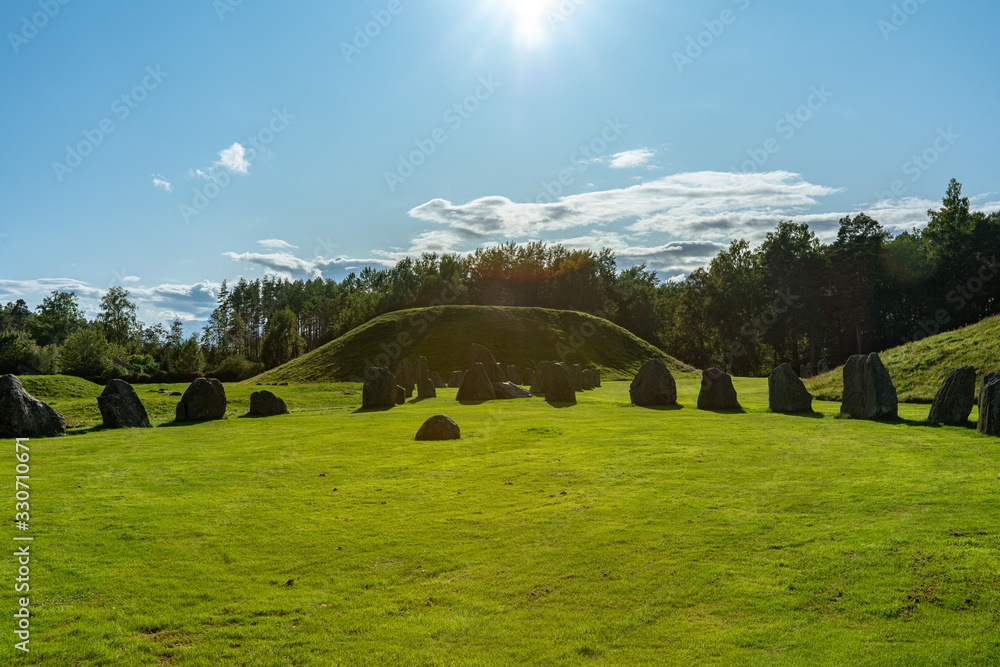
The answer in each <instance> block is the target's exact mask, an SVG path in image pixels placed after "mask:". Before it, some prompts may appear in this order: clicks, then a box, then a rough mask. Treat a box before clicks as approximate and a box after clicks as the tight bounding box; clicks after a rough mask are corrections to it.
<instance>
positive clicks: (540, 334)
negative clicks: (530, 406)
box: [247, 306, 693, 383]
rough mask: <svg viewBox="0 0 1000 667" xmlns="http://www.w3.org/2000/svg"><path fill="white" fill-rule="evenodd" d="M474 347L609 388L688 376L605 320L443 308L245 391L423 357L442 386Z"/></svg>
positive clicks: (332, 346) (297, 363) (406, 314)
mask: <svg viewBox="0 0 1000 667" xmlns="http://www.w3.org/2000/svg"><path fill="white" fill-rule="evenodd" d="M473 343H479V344H481V345H485V346H486V347H488V348H489V349H490V351H492V352H493V356H495V357H496V359H497V361H499V362H500V363H501V364H502V365H503V366H504V367H506V365H507V364H515V365H516V366H517V367H518V369H519V370H522V369H523V368H524V367H525V366H531V367H534V366H535V364H537V363H538V362H539V361H546V360H550V361H565V362H567V363H571V364H572V363H579V364H584V365H593V366H597V367H599V368H601V369H602V371H603V373H604V377H605V378H606V379H609V380H615V379H624V378H631V377H632V376H633V375H634V374H635V373H636V372H637V371H638V370H639V368H640V367H641V366H642V364H643V363H645V362H646V361H647V360H649V359H653V358H658V359H662V360H663V361H664V362H666V363H667V365H668V366H669V367H670V368H671V370H673V371H677V372H687V371H691V370H693V369H691V368H690V367H689V366H686V365H684V364H682V363H680V362H678V361H677V360H676V359H674V358H672V357H670V356H667V355H666V354H664V353H663V352H662V351H660V350H658V349H657V348H655V347H653V346H652V345H650V344H649V343H647V342H645V341H643V340H641V339H639V338H637V337H636V336H634V335H632V334H631V333H629V332H628V331H626V330H625V329H623V328H621V327H619V326H618V325H616V324H613V323H611V322H609V321H607V320H604V319H601V318H599V317H594V316H592V315H587V314H584V313H577V312H571V311H564V310H547V309H544V308H513V307H509V308H501V307H488V306H445V307H442V308H416V309H413V310H403V311H398V312H395V313H388V314H386V315H382V316H381V317H377V318H375V319H373V320H372V321H370V322H368V323H367V324H364V325H362V326H360V327H358V328H357V329H354V330H353V331H350V332H348V333H346V334H344V335H343V336H341V337H340V338H338V339H337V340H335V341H332V342H330V343H327V344H326V345H324V346H323V347H320V348H317V349H315V350H313V351H312V352H310V353H308V354H305V355H303V356H301V357H299V358H297V359H294V360H293V361H291V362H289V363H287V364H285V365H283V366H279V367H278V368H275V369H272V370H270V371H267V372H265V373H263V374H262V375H259V376H257V377H255V378H253V379H251V380H247V382H248V383H257V382H263V383H269V382H346V381H350V380H352V379H353V380H358V379H359V378H360V377H361V376H362V374H363V373H364V369H365V368H366V367H367V366H369V365H373V364H374V365H378V366H388V367H389V368H391V369H395V368H396V365H397V364H398V363H399V362H400V361H401V360H402V359H403V358H406V359H409V360H410V361H411V362H412V361H413V360H414V359H415V358H416V357H417V356H425V357H427V361H428V363H429V365H430V368H431V369H432V370H436V371H438V372H439V373H441V375H442V377H444V378H445V381H447V379H448V374H449V373H450V372H451V371H453V370H460V369H463V368H464V366H465V356H466V354H467V353H468V351H469V347H470V346H471V345H472V344H473Z"/></svg>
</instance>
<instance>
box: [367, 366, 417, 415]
mask: <svg viewBox="0 0 1000 667" xmlns="http://www.w3.org/2000/svg"><path fill="white" fill-rule="evenodd" d="M397 382H398V380H397V379H396V377H395V376H394V375H393V374H392V373H390V372H389V369H388V368H379V367H378V366H372V367H370V368H369V369H368V370H366V371H365V385H364V387H363V388H362V389H361V407H362V408H391V407H393V406H395V405H396V387H397V386H398V387H402V386H403V385H399V384H397ZM403 395H404V398H405V396H406V387H403Z"/></svg>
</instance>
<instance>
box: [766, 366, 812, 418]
mask: <svg viewBox="0 0 1000 667" xmlns="http://www.w3.org/2000/svg"><path fill="white" fill-rule="evenodd" d="M767 400H768V406H769V407H770V408H771V412H784V413H795V412H812V411H813V409H812V403H813V397H812V394H810V393H809V391H808V390H807V389H806V386H805V385H804V384H802V380H800V379H799V376H798V375H796V374H795V371H794V370H792V366H791V365H790V364H781V365H780V366H778V367H777V368H775V369H774V372H773V373H771V376H770V377H769V378H767Z"/></svg>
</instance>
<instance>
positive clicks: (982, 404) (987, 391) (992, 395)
mask: <svg viewBox="0 0 1000 667" xmlns="http://www.w3.org/2000/svg"><path fill="white" fill-rule="evenodd" d="M976 430H977V431H979V432H980V433H982V434H983V435H1000V373H988V374H987V375H986V377H984V378H983V381H982V383H980V385H979V423H978V424H977V425H976Z"/></svg>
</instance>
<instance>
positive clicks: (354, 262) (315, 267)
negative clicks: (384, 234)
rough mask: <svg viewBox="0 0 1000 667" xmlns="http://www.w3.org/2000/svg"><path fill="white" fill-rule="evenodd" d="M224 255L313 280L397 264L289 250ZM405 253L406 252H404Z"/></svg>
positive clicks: (282, 274) (271, 271)
mask: <svg viewBox="0 0 1000 667" xmlns="http://www.w3.org/2000/svg"><path fill="white" fill-rule="evenodd" d="M222 254H223V255H224V256H226V257H228V258H230V259H232V260H235V261H238V262H248V263H250V264H254V265H256V266H259V267H261V268H263V269H264V270H265V271H266V272H267V273H269V274H273V275H276V276H278V277H279V278H289V279H301V280H313V279H316V278H321V277H322V276H323V273H324V272H327V271H331V270H334V269H338V270H345V271H352V270H354V269H356V268H361V267H364V266H377V267H391V266H393V265H395V263H396V260H394V259H388V258H386V259H354V258H348V257H334V258H333V259H323V258H322V257H317V258H315V259H301V258H299V257H296V256H295V255H293V254H291V253H289V252H272V253H259V252H243V253H236V252H224V253H222ZM404 255H405V253H404Z"/></svg>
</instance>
